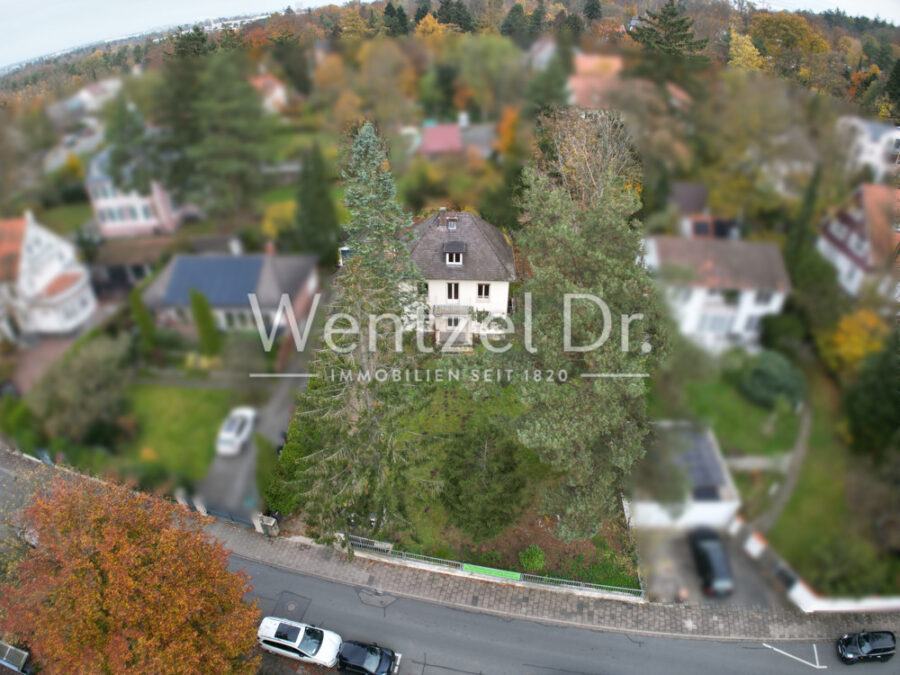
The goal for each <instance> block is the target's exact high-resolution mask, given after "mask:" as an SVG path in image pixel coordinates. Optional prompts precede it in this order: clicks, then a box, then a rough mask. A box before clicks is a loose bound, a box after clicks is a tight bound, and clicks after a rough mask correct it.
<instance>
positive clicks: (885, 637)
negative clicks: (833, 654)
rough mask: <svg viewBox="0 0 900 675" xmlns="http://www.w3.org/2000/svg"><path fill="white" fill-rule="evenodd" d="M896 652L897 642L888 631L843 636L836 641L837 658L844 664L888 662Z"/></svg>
mask: <svg viewBox="0 0 900 675" xmlns="http://www.w3.org/2000/svg"><path fill="white" fill-rule="evenodd" d="M896 651H897V640H896V638H894V634H893V633H890V632H888V631H870V632H867V633H853V634H852V635H844V636H842V637H841V639H840V640H838V641H837V653H838V657H839V658H840V659H841V661H843V662H844V663H847V664H851V663H860V662H862V661H882V662H884V661H890V660H891V657H892V656H893V655H894V652H896Z"/></svg>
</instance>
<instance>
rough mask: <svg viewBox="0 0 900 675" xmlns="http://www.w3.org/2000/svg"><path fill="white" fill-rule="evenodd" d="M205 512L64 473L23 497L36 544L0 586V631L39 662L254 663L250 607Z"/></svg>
mask: <svg viewBox="0 0 900 675" xmlns="http://www.w3.org/2000/svg"><path fill="white" fill-rule="evenodd" d="M203 524H204V521H203V520H202V519H200V518H198V517H196V516H194V515H192V514H191V513H189V512H187V511H185V510H184V509H183V508H182V507H180V506H177V505H175V504H172V503H169V502H165V501H163V500H160V499H158V498H156V497H154V496H151V495H146V494H141V493H136V492H132V491H131V490H129V489H127V488H125V487H121V486H116V485H110V484H105V483H101V482H99V481H95V480H91V479H86V478H75V477H70V478H67V479H56V480H55V481H54V482H53V483H51V484H50V486H49V487H48V488H46V489H45V490H43V491H42V492H39V493H38V494H36V496H35V497H34V498H33V499H32V501H31V502H30V504H29V505H28V506H27V507H26V508H25V510H24V512H23V515H22V521H21V523H20V526H21V527H22V529H23V531H25V532H27V533H28V534H29V535H30V536H29V537H28V539H29V540H30V541H31V542H32V543H34V544H35V546H34V547H33V548H31V549H30V550H29V551H28V553H27V554H26V556H25V557H24V558H23V559H22V560H21V561H20V562H19V563H18V564H17V566H16V567H15V568H14V569H13V570H12V573H11V575H10V577H8V580H7V582H6V584H4V585H3V586H2V587H0V631H3V632H6V633H9V634H11V635H12V637H13V638H14V639H15V640H17V641H19V642H21V643H24V644H26V645H27V646H28V648H29V649H30V650H31V652H32V655H33V657H34V659H35V660H36V661H37V662H38V663H39V664H40V665H41V667H42V669H43V671H44V672H47V673H67V674H74V673H126V672H127V673H185V674H188V673H191V674H193V673H253V672H255V671H256V667H257V662H256V659H255V658H254V657H252V656H251V652H252V649H253V645H254V642H255V637H256V622H257V619H258V617H257V610H256V607H255V602H254V604H253V605H250V604H247V603H245V602H244V601H243V600H242V596H243V594H244V593H246V592H247V591H248V590H249V586H248V583H247V581H248V579H247V576H246V575H245V574H244V573H243V572H238V573H232V572H230V571H229V570H228V567H227V565H226V563H227V554H226V551H225V549H224V548H223V547H222V545H221V544H220V543H218V542H216V541H214V540H211V539H210V538H209V537H208V536H207V535H205V534H204V533H203Z"/></svg>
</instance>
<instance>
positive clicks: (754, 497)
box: [732, 471, 784, 520]
mask: <svg viewBox="0 0 900 675" xmlns="http://www.w3.org/2000/svg"><path fill="white" fill-rule="evenodd" d="M732 478H734V483H735V485H736V486H737V489H738V492H739V493H740V495H741V513H742V514H743V516H744V518H746V519H747V520H753V519H754V518H758V517H759V516H760V515H761V514H762V513H764V512H765V511H766V509H768V508H769V505H770V504H771V503H772V494H771V490H773V489H774V488H773V486H775V485H778V484H780V483H781V482H782V481H783V480H784V476H783V475H782V474H780V473H778V472H777V471H732Z"/></svg>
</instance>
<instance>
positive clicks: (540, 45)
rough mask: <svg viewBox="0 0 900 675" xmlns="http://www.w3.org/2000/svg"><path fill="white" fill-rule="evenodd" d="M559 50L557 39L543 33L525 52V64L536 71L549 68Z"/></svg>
mask: <svg viewBox="0 0 900 675" xmlns="http://www.w3.org/2000/svg"><path fill="white" fill-rule="evenodd" d="M557 52H558V49H557V47H556V40H555V39H554V38H553V37H552V36H550V35H542V36H541V37H539V38H538V39H537V40H535V41H534V44H532V45H531V47H530V48H529V49H528V51H527V52H525V56H524V60H525V65H526V66H529V67H530V68H532V69H533V70H536V71H543V70H547V66H549V65H550V62H551V61H552V60H553V58H554V57H555V56H556V54H557Z"/></svg>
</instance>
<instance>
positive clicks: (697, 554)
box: [688, 527, 734, 596]
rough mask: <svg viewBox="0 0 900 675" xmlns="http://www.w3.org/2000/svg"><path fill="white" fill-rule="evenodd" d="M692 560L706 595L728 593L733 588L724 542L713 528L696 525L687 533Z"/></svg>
mask: <svg viewBox="0 0 900 675" xmlns="http://www.w3.org/2000/svg"><path fill="white" fill-rule="evenodd" d="M688 539H689V540H690V543H691V550H692V551H693V553H694V562H695V563H696V565H697V571H698V572H699V573H700V578H701V579H702V581H703V592H704V593H706V594H707V595H719V596H723V595H728V594H729V593H731V591H733V590H734V578H733V577H732V575H731V565H730V564H729V562H728V553H727V552H726V551H725V544H723V543H722V538H721V537H720V536H719V534H718V533H717V532H716V531H715V530H711V529H709V528H708V527H698V528H697V529H696V530H692V531H691V533H690V534H689V535H688Z"/></svg>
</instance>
